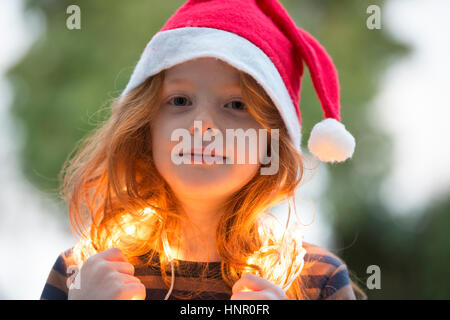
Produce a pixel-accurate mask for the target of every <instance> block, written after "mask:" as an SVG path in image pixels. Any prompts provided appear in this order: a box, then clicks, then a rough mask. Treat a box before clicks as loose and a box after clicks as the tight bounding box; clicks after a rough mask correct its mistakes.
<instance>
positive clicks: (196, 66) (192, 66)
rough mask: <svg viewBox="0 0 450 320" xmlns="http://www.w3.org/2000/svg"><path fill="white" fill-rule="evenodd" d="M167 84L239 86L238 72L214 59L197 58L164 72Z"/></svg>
mask: <svg viewBox="0 0 450 320" xmlns="http://www.w3.org/2000/svg"><path fill="white" fill-rule="evenodd" d="M164 80H165V82H166V83H167V84H183V83H196V82H199V81H205V80H207V81H208V82H214V83H220V84H221V85H226V86H239V84H240V78H239V71H238V70H237V69H235V68H234V67H232V66H231V65H229V64H227V63H226V62H224V61H222V60H219V59H216V58H209V57H205V58H197V59H193V60H189V61H186V62H183V63H180V64H177V65H175V66H173V67H171V68H169V69H167V70H165V77H164Z"/></svg>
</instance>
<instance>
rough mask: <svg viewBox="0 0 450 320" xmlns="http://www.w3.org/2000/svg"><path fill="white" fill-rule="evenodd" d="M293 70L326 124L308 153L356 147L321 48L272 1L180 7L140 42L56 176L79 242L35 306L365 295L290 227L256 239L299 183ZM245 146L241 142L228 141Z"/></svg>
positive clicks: (331, 157) (334, 260)
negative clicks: (106, 105) (308, 85)
mask: <svg viewBox="0 0 450 320" xmlns="http://www.w3.org/2000/svg"><path fill="white" fill-rule="evenodd" d="M303 62H304V63H306V65H307V66H308V68H309V69H310V73H311V77H312V80H313V83H314V86H315V89H316V92H317V94H318V96H319V99H320V101H321V103H322V107H323V110H324V114H325V117H326V119H325V120H323V121H321V122H320V123H319V124H317V125H316V126H315V127H314V128H313V131H312V133H311V137H310V139H309V142H308V147H309V150H310V151H311V152H312V153H313V154H314V155H315V156H316V157H317V158H319V159H320V160H322V161H327V162H333V161H344V160H345V159H347V158H349V157H351V156H352V154H353V150H354V146H355V141H354V138H353V137H352V136H351V134H350V133H349V132H347V131H346V130H345V127H344V126H343V125H342V124H341V123H340V116H339V110H340V107H339V84H338V79H337V72H336V70H335V67H334V65H333V63H332V60H331V58H330V57H329V56H328V54H327V53H326V51H325V50H324V48H323V47H322V46H321V45H320V44H319V43H318V42H317V40H315V39H314V38H313V37H312V36H311V35H309V34H308V33H307V32H305V31H304V30H302V29H300V28H298V27H297V26H296V25H295V23H294V22H293V21H292V19H291V18H290V17H289V15H288V13H287V12H286V11H285V9H284V8H283V7H282V6H281V4H280V3H279V2H278V1H276V0H251V1H248V0H245V1H243V0H230V1H220V0H210V1H207V0H189V1H187V2H186V3H185V4H184V5H183V6H182V7H181V8H180V9H179V10H178V11H177V12H175V13H174V14H173V15H172V17H171V18H170V19H169V20H168V21H167V22H166V24H165V25H164V26H163V28H162V29H161V30H160V31H159V32H158V33H157V34H156V35H155V36H154V37H153V38H152V39H151V40H150V42H149V43H148V45H147V47H146V48H145V50H144V52H143V53H142V55H141V57H140V60H139V62H138V63H137V65H136V68H135V70H134V72H133V74H132V76H131V79H130V81H129V83H128V85H127V87H126V89H125V90H124V92H123V93H122V95H121V97H119V98H118V99H116V101H115V102H114V103H113V106H112V114H111V117H110V118H109V119H108V120H107V121H106V122H105V123H104V124H103V125H102V126H101V127H100V128H99V129H97V130H96V131H95V132H94V133H93V134H92V135H91V136H89V137H88V138H86V139H85V140H84V142H83V144H81V145H80V149H79V150H78V152H77V154H76V155H75V157H74V158H73V159H72V160H71V161H70V162H68V163H67V164H66V165H65V167H64V168H63V171H62V172H63V173H64V175H65V176H64V183H63V184H62V195H63V198H64V199H65V200H66V201H67V203H68V206H69V215H70V219H71V223H72V229H73V230H74V232H77V233H78V234H79V235H81V237H82V238H81V239H80V241H79V242H78V243H77V245H76V246H74V247H73V248H70V249H68V250H66V251H65V252H63V253H61V254H60V256H59V257H58V259H57V260H56V262H55V264H54V266H53V268H52V270H51V272H50V275H49V277H48V280H47V283H46V284H45V287H44V290H43V292H42V296H41V299H230V298H231V299H244V300H245V299H355V293H357V294H358V295H359V294H361V295H362V296H363V292H361V291H360V290H359V289H358V287H357V286H356V285H354V284H353V282H352V281H350V279H349V275H348V270H347V268H346V265H345V263H344V262H343V261H342V260H341V259H339V258H338V257H337V256H336V255H334V254H332V253H331V252H329V251H327V250H325V249H322V248H320V247H318V246H315V245H312V244H309V243H307V242H302V241H301V240H299V237H298V234H297V231H295V230H291V229H290V228H289V224H288V225H287V227H286V233H284V232H283V236H282V237H281V238H276V237H275V236H273V237H272V238H270V237H269V235H270V234H275V233H276V232H274V230H275V229H276V226H275V224H273V223H272V224H268V225H269V227H268V229H267V228H266V229H264V228H262V226H264V225H266V226H267V224H265V223H266V222H264V221H269V220H268V219H267V217H269V216H270V215H269V209H270V208H271V207H272V206H274V205H276V204H278V203H280V201H284V200H289V199H291V198H292V197H293V196H294V191H295V189H296V187H297V186H298V185H299V183H300V181H301V180H302V175H303V170H304V161H305V159H306V158H305V157H304V155H303V153H302V152H301V148H300V144H301V116H300V109H299V107H298V100H299V90H300V83H301V77H302V75H303ZM230 132H231V133H234V134H235V136H234V137H232V139H228V134H229V133H230ZM248 133H254V135H253V138H255V139H256V140H251V138H252V137H251V134H248ZM178 134H179V135H178ZM247 134H248V136H247ZM243 135H244V141H250V142H249V143H247V144H239V143H235V140H236V139H237V140H239V138H242V136H243ZM180 136H182V137H184V139H182V144H180V140H179V139H177V137H180ZM225 136H226V138H225ZM246 138H248V140H245V139H246ZM255 142H256V143H255ZM212 144H213V145H214V148H210V147H211V145H212ZM180 146H181V148H180ZM254 155H257V157H256V161H254V160H255V157H254ZM239 158H240V159H241V160H242V161H240V160H239ZM252 160H253V161H252ZM268 160H269V161H268ZM289 215H290V211H289ZM264 218H265V219H264ZM261 230H263V231H261ZM286 235H288V236H287V237H286ZM289 235H290V237H289ZM280 239H281V240H280ZM266 249H267V250H266ZM280 257H281V258H280ZM270 261H272V262H273V261H274V263H272V264H271V263H267V262H270ZM267 265H268V266H269V267H267ZM80 267H81V268H80ZM272 267H273V268H272ZM354 289H356V290H355V291H354Z"/></svg>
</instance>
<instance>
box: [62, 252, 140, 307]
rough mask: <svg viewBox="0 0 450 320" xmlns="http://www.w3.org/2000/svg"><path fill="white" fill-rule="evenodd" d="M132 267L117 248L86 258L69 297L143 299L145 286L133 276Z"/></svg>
mask: <svg viewBox="0 0 450 320" xmlns="http://www.w3.org/2000/svg"><path fill="white" fill-rule="evenodd" d="M133 275H134V266H133V265H132V264H131V263H129V262H128V260H127V258H126V257H125V255H124V254H123V253H122V251H121V250H120V249H118V248H112V249H108V250H105V251H102V252H99V253H97V254H95V255H93V256H91V257H89V258H88V259H87V260H86V262H85V263H84V264H83V266H82V267H81V270H80V271H79V272H78V274H77V277H80V279H78V280H79V282H78V283H79V284H80V285H79V288H75V287H73V286H72V287H70V289H69V296H68V298H69V300H144V299H145V295H146V292H145V286H144V285H143V284H142V283H141V281H140V280H139V279H138V278H136V277H134V276H133Z"/></svg>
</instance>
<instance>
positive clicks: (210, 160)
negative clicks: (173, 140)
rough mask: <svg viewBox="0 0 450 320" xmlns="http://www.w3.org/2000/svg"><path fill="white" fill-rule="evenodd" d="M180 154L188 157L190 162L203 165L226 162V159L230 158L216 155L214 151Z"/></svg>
mask: <svg viewBox="0 0 450 320" xmlns="http://www.w3.org/2000/svg"><path fill="white" fill-rule="evenodd" d="M179 156H180V157H186V158H188V159H189V164H201V165H214V164H221V163H226V161H227V159H228V158H227V157H225V156H221V155H215V154H214V153H213V152H211V154H206V153H191V152H186V153H183V152H180V153H179Z"/></svg>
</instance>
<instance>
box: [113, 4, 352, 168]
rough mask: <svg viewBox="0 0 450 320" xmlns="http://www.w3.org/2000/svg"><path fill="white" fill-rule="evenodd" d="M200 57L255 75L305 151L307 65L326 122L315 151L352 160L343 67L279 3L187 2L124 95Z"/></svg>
mask: <svg viewBox="0 0 450 320" xmlns="http://www.w3.org/2000/svg"><path fill="white" fill-rule="evenodd" d="M200 57H215V58H217V59H220V60H223V61H224V62H226V63H228V64H230V65H231V66H233V67H235V68H237V69H240V70H242V71H244V72H246V73H247V74H249V75H250V76H252V77H253V78H254V79H255V80H256V81H257V82H258V83H259V84H260V85H261V86H262V87H263V88H264V89H265V91H266V92H267V94H268V95H269V96H270V97H271V99H272V101H273V103H274V104H275V106H276V107H277V109H278V110H279V112H280V115H281V117H282V118H283V120H284V122H285V124H286V127H287V129H288V132H289V135H290V138H291V139H292V141H293V143H294V145H295V146H296V147H297V149H298V150H299V151H301V136H302V134H301V121H302V118H301V112H300V108H299V94H300V87H301V79H302V76H303V73H304V67H303V63H305V64H306V66H307V67H308V68H309V71H310V75H311V78H312V82H313V85H314V88H315V91H316V93H317V96H318V98H319V100H320V103H321V106H322V110H323V114H324V118H325V119H323V120H322V121H320V122H319V123H317V124H316V125H315V126H314V127H313V129H312V131H311V134H310V138H309V140H308V148H309V150H310V152H311V153H312V154H314V155H315V156H316V157H317V158H319V159H320V160H321V161H324V162H335V161H338V162H340V161H344V160H346V159H348V158H349V157H351V156H352V155H353V152H354V149H355V139H354V137H353V136H352V135H351V134H350V133H349V132H348V131H347V130H346V129H345V126H344V125H343V124H342V123H341V117H340V102H339V80H338V75H337V70H336V67H335V66H334V64H333V61H332V59H331V57H330V56H329V55H328V53H327V52H326V50H325V49H324V48H323V47H322V45H321V44H320V43H319V42H318V41H317V40H316V39H315V38H314V37H313V36H311V35H310V34H309V33H308V32H306V31H305V30H303V29H301V28H300V27H298V26H296V24H295V22H294V21H293V20H292V18H291V17H290V16H289V14H288V12H287V11H286V9H285V8H284V7H283V6H282V5H281V4H280V3H279V2H278V1H277V0H227V1H224V0H188V1H186V3H185V4H184V5H183V6H181V7H180V8H179V9H178V10H177V11H176V12H175V13H174V14H173V15H172V16H171V17H170V18H169V19H168V20H167V22H166V23H165V24H164V26H163V27H162V28H161V29H160V30H159V31H158V32H157V33H156V34H155V35H154V36H153V37H152V39H151V40H150V41H149V43H148V44H147V46H146V48H145V50H144V51H143V52H142V54H141V57H140V60H139V61H138V63H137V65H136V67H135V69H134V71H133V74H132V75H131V78H130V81H129V83H128V84H127V86H126V88H125V90H124V91H123V92H122V96H123V95H125V94H126V93H128V92H129V91H130V90H132V89H133V88H135V87H137V86H138V85H139V84H141V83H142V82H144V81H145V79H146V78H147V77H149V76H152V75H154V74H157V73H158V72H160V71H162V70H164V69H167V68H170V67H172V66H174V65H176V64H179V63H182V62H185V61H188V60H191V59H195V58H200Z"/></svg>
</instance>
